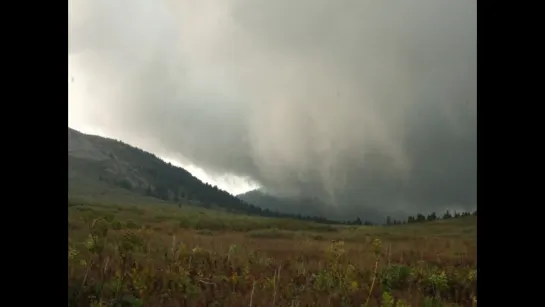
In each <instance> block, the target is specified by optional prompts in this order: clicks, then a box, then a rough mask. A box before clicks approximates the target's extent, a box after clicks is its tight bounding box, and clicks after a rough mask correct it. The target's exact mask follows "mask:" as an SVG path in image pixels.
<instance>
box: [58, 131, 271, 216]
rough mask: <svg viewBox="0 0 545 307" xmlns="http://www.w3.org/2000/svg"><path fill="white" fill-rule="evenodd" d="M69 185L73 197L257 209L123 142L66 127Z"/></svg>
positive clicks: (234, 209)
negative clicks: (153, 200) (160, 201)
mask: <svg viewBox="0 0 545 307" xmlns="http://www.w3.org/2000/svg"><path fill="white" fill-rule="evenodd" d="M68 165H69V168H68V183H69V196H70V197H73V198H78V197H82V198H98V199H101V200H102V199H107V198H111V199H115V200H116V201H117V200H120V199H122V200H129V201H134V200H135V199H144V198H146V197H147V198H154V199H160V200H163V201H168V202H176V203H181V202H183V203H187V202H193V203H196V204H200V205H202V206H205V207H211V206H216V207H221V208H225V209H227V210H230V211H240V212H244V213H256V212H258V211H260V210H259V208H256V207H254V206H251V205H248V204H246V203H245V202H244V201H241V200H239V199H238V198H236V197H234V196H233V195H231V194H229V193H227V192H225V191H222V190H220V189H218V188H217V187H212V186H210V185H208V184H206V183H203V182H201V181H200V180H199V179H197V178H196V177H194V176H193V175H191V174H190V173H189V172H187V171H186V170H184V169H182V168H179V167H176V166H173V165H171V164H170V163H166V162H164V161H162V160H161V159H159V158H157V157H156V156H154V155H153V154H150V153H148V152H145V151H143V150H141V149H138V148H135V147H133V146H130V145H128V144H124V143H122V142H120V141H116V140H112V139H108V138H103V137H99V136H93V135H86V134H83V133H81V132H78V131H76V130H74V129H71V128H68Z"/></svg>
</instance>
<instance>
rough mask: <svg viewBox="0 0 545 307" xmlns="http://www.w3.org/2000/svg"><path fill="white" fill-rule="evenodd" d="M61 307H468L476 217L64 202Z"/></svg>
mask: <svg viewBox="0 0 545 307" xmlns="http://www.w3.org/2000/svg"><path fill="white" fill-rule="evenodd" d="M68 217H69V219H68V231H69V238H68V304H69V306H131V307H132V306H290V307H291V306H293V307H296V306H298V307H302V306H358V307H359V306H385V307H387V306H405V307H407V306H413V307H417V306H424V307H431V306H437V307H439V306H476V303H477V300H476V284H477V259H476V241H477V239H476V223H477V218H476V217H475V216H469V217H463V218H457V219H450V220H438V221H432V222H423V223H414V224H402V225H393V226H344V225H342V226H337V225H335V226H332V225H325V224H316V223H312V222H303V221H298V220H289V219H275V218H261V217H250V216H243V215H234V214H229V213H223V212H218V211H212V210H206V209H200V208H196V207H190V206H182V207H181V208H178V207H176V206H174V205H167V204H154V205H131V206H129V205H112V204H90V203H80V202H74V201H72V202H69V205H68Z"/></svg>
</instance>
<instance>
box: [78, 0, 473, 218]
mask: <svg viewBox="0 0 545 307" xmlns="http://www.w3.org/2000/svg"><path fill="white" fill-rule="evenodd" d="M476 23H477V17H476V1H475V0H411V1H401V0H387V1H376V0H357V1H356V0H343V1H331V0H327V1H326V0H276V1H270V0H193V1H189V0H186V1H184V0H154V1H151V0H69V56H68V58H69V125H70V126H71V127H73V128H75V129H81V130H85V129H87V130H88V131H89V130H94V131H102V133H103V134H106V135H109V136H112V137H115V138H118V139H121V140H123V141H125V142H127V143H130V144H133V145H136V146H139V147H143V148H144V149H146V150H150V151H152V152H154V153H156V154H157V155H159V156H163V157H168V158H169V159H171V160H176V161H179V162H180V163H181V164H183V165H193V166H195V167H199V168H200V169H202V170H203V172H204V173H206V176H208V177H209V178H223V179H224V180H225V178H239V179H228V180H231V181H233V180H235V181H236V180H238V181H240V180H242V181H248V182H255V184H258V185H261V186H262V187H263V188H265V189H266V190H268V191H270V192H272V193H276V194H279V195H280V194H281V195H313V196H316V195H318V196H320V197H322V198H323V199H325V200H327V201H328V202H330V203H331V204H332V205H335V206H339V207H342V206H358V205H361V206H371V207H385V208H386V207H388V208H395V209H405V210H408V211H415V210H431V209H434V210H435V209H437V210H440V209H443V208H447V207H453V206H455V207H462V208H466V209H472V208H475V206H476V195H477V183H476V176H477V170H476V167H477V158H476V157H477V149H476V146H477V136H476V129H477V128H476V122H477V119H476V91H477V81H476V79H477V75H476V74H477V72H476V61H477V60H476V58H477V56H476V55H477V50H476V37H477V26H476ZM233 176H236V177H233ZM240 178H242V179H240ZM218 180H219V179H218ZM220 181H221V180H220ZM235 181H233V182H234V183H233V182H231V184H232V185H233V184H234V185H235V186H237V185H238V186H239V190H240V187H241V186H243V184H241V183H240V182H239V183H237V182H235ZM246 188H248V187H246Z"/></svg>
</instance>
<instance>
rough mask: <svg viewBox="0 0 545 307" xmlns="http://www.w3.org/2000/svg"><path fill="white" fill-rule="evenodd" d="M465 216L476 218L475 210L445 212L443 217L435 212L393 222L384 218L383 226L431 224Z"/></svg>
mask: <svg viewBox="0 0 545 307" xmlns="http://www.w3.org/2000/svg"><path fill="white" fill-rule="evenodd" d="M466 216H477V210H475V211H473V212H465V211H464V212H456V211H454V213H450V211H449V210H447V211H446V212H445V213H444V214H443V216H442V217H441V216H438V215H437V214H436V213H435V212H432V213H431V214H428V215H424V214H421V213H418V214H416V215H415V216H409V217H408V218H407V220H395V219H391V218H390V217H389V216H388V217H386V223H385V225H400V224H407V223H409V224H412V223H423V222H431V221H436V220H448V219H456V218H461V217H466Z"/></svg>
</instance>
